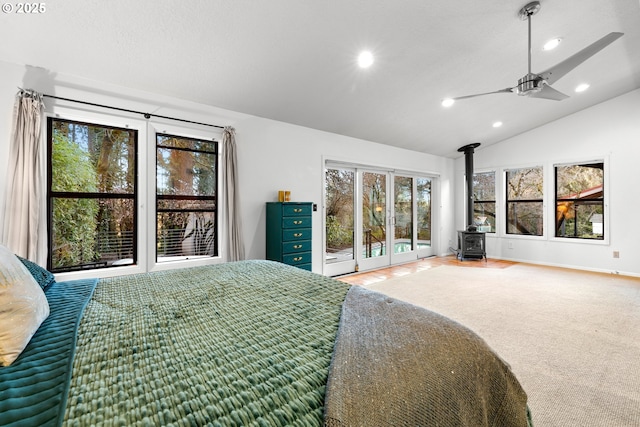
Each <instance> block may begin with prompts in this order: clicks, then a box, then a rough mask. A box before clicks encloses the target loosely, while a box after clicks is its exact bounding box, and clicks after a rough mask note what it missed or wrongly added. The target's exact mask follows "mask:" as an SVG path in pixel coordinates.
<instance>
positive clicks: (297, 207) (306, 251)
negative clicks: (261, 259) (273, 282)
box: [267, 202, 313, 271]
mask: <svg viewBox="0 0 640 427" xmlns="http://www.w3.org/2000/svg"><path fill="white" fill-rule="evenodd" d="M312 209H313V204H312V203H310V202H309V203H306V202H305V203H298V202H284V203H281V202H269V203H267V259H269V260H272V261H279V262H282V263H285V264H289V265H294V266H296V267H299V268H302V269H305V270H309V271H311V213H312Z"/></svg>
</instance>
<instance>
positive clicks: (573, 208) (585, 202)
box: [555, 161, 604, 240]
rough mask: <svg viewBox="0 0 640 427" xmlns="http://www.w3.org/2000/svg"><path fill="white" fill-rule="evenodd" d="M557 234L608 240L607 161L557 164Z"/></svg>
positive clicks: (557, 235)
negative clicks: (605, 186)
mask: <svg viewBox="0 0 640 427" xmlns="http://www.w3.org/2000/svg"><path fill="white" fill-rule="evenodd" d="M555 177H556V237H568V238H580V239H600V240H601V239H604V162H602V161H597V162H592V163H584V164H572V165H557V166H555Z"/></svg>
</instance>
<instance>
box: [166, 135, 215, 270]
mask: <svg viewBox="0 0 640 427" xmlns="http://www.w3.org/2000/svg"><path fill="white" fill-rule="evenodd" d="M217 149H218V143H217V142H216V141H207V140H200V139H193V138H185V137H180V136H175V135H165V134H157V135H156V203H157V207H156V212H157V224H156V226H157V227H156V228H157V236H156V251H157V261H158V262H165V261H171V260H175V259H185V258H193V257H204V256H209V257H211V256H216V255H217V254H218V223H217V199H216V192H217V170H218V154H217Z"/></svg>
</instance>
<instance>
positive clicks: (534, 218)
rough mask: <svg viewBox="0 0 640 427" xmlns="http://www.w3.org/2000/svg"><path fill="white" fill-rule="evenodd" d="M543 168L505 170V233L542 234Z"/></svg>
mask: <svg viewBox="0 0 640 427" xmlns="http://www.w3.org/2000/svg"><path fill="white" fill-rule="evenodd" d="M542 197H543V169H542V167H541V166H538V167H532V168H522V169H511V170H508V171H506V203H507V234H522V235H530V236H542V233H543V210H544V209H543V199H542Z"/></svg>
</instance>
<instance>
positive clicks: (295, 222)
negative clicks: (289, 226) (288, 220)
mask: <svg viewBox="0 0 640 427" xmlns="http://www.w3.org/2000/svg"><path fill="white" fill-rule="evenodd" d="M293 223H294V224H295V225H299V224H302V221H293Z"/></svg>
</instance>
